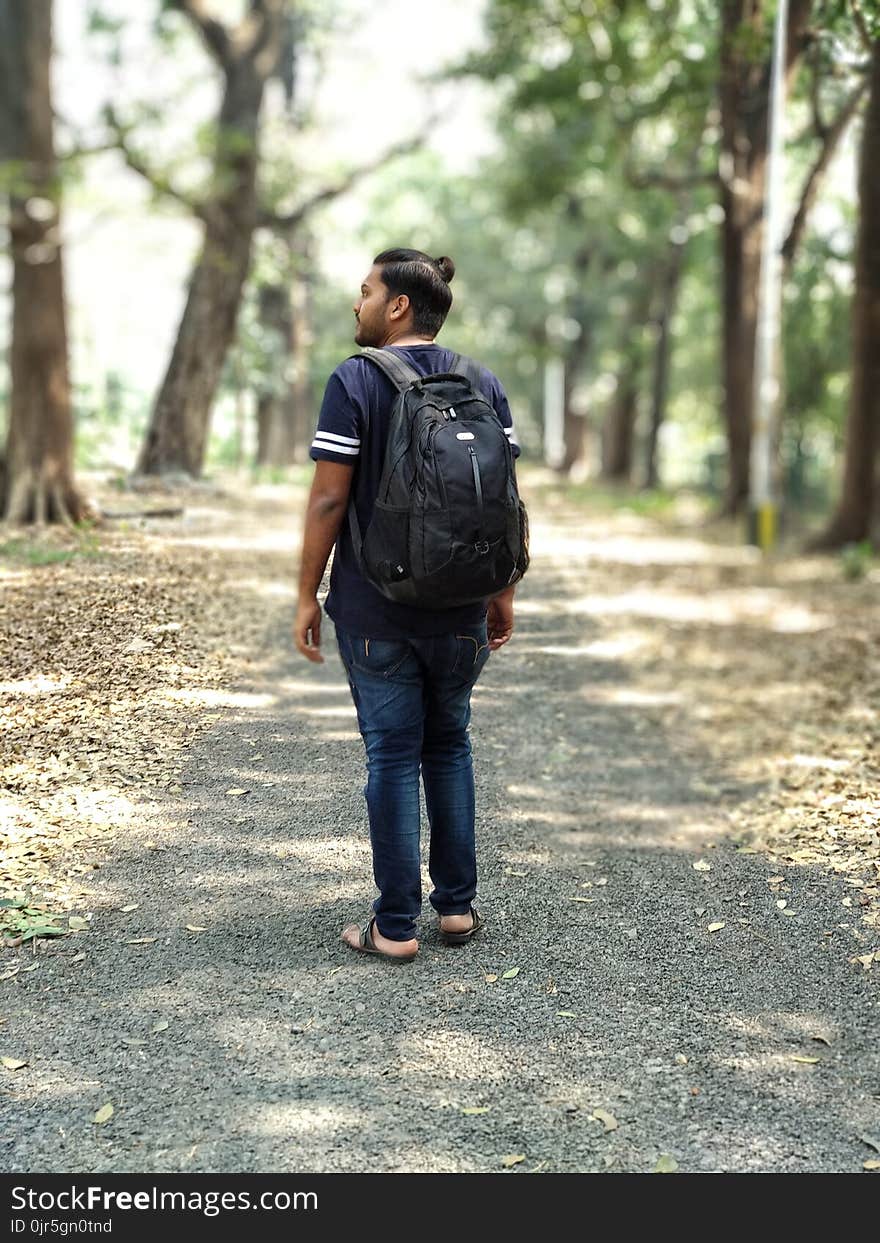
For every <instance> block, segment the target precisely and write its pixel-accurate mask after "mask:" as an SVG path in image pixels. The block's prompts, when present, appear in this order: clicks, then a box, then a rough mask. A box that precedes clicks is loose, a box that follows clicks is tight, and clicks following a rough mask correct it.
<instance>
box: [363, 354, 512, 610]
mask: <svg viewBox="0 0 880 1243" xmlns="http://www.w3.org/2000/svg"><path fill="white" fill-rule="evenodd" d="M353 357H355V358H368V359H369V360H370V362H372V363H375V364H376V366H377V367H379V368H380V369H381V370H382V371H383V372H384V373H385V375H387V376H388V378H389V379H390V380H391V382H392V383H393V384H394V386H395V388H396V389H397V397H396V399H395V402H394V406H393V408H392V411H391V421H390V424H389V429H388V443H387V446H386V449H385V458H384V462H383V466H382V476H381V479H380V482H379V490H378V492H377V494H376V502H375V506H374V509H373V514H372V517H371V519H370V522H369V524H368V525H367V528H366V530H365V531H364V532H363V534H362V533H361V531H360V525H359V523H358V519H357V514H356V512H355V506H354V501H353V500H352V502H351V504H350V505H349V508H348V518H349V527H350V529H351V538H352V544H353V546H354V552H355V556H356V558H357V562H358V565H359V567H360V569H361V572H362V573H363V574H364V576H365V577H366V578H367V579H368V580H369V581H370V582H371V583H372V584H373V585H374V586H375V587H376V588H378V590H379V591H380V592H381V593H382V595H383V596H387V598H388V599H389V600H394V601H396V602H397V603H398V604H408V605H411V606H413V607H415V608H424V609H443V608H455V607H457V606H460V605H466V604H475V603H477V602H478V601H480V600H485V599H486V598H487V597H489V596H493V595H497V594H498V592H500V591H503V590H504V589H505V587H509V586H510V585H511V584H512V583H515V582H517V580H518V579H520V578H522V576H523V574H525V572H526V569H527V568H528V564H529V550H528V545H529V535H528V517H527V514H526V509H525V506H524V505H523V503H522V501H521V500H520V499H519V493H518V491H517V487H516V475H515V472H514V466H513V460H514V459H513V449H512V448H511V445H510V442H509V441H508V438H507V434H506V433H505V430H504V428H503V426H502V424H501V420H500V419H499V418H498V415H497V414H496V413H495V410H494V408H493V406H492V404H491V401H490V400H489V399H488V398H487V397H486V396H484V395H483V393H482V392H481V391H480V386H481V384H482V383H483V372H482V368H481V367H480V366H479V364H478V363H476V362H474V361H473V360H472V359H470V358H463V357H462V356H461V355H459V354H456V355H455V357H454V359H453V362H452V364H451V369H450V371H449V372H444V373H442V374H439V375H427V376H421V375H419V373H418V372H417V371H415V370H414V368H412V367H410V366H409V365H408V364H407V363H405V362H404V361H403V359H401V358H399V357H398V356H397V355H395V354H393V353H391V352H390V351H389V350H380V349H371V348H367V349H364V350H363V351H362V352H361V353H360V354H356V355H353ZM366 430H367V429H365V431H366Z"/></svg>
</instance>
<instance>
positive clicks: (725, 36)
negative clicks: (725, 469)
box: [719, 0, 813, 514]
mask: <svg viewBox="0 0 880 1243" xmlns="http://www.w3.org/2000/svg"><path fill="white" fill-rule="evenodd" d="M812 7H813V0H791V4H790V8H789V14H788V30H787V35H786V49H785V74H786V79H787V80H788V81H790V80H791V78H792V76H793V73H794V71H795V69H796V68H797V65H798V62H799V60H800V58H801V56H802V54H803V52H804V49H805V47H806V37H805V36H806V31H807V24H808V21H809V18H810V10H811V9H812ZM769 16H772V15H771V14H770V6H769V4H768V0H724V4H723V8H722V14H721V45H720V71H721V77H720V101H721V160H720V170H719V171H720V176H721V206H722V208H723V210H724V220H723V223H722V228H721V248H722V257H723V280H724V289H723V316H724V329H723V373H724V374H723V380H724V421H725V428H726V432H727V441H728V453H729V474H728V489H727V498H726V505H725V508H726V510H727V512H728V513H730V514H736V513H739V512H740V511H741V510H742V509H743V507H744V506H745V503H746V501H747V500H748V495H749V461H750V455H751V441H752V416H753V405H754V395H753V386H754V363H755V333H756V329H757V315H758V281H759V276H760V266H761V237H762V232H763V218H764V188H765V181H766V164H767V151H768V141H769V103H770V94H769V82H770V56H771V53H770V50H769V37H770V28H771V25H772V23H771V22H770V21H769V20H768V17H769Z"/></svg>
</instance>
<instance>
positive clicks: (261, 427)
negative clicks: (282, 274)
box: [257, 281, 292, 467]
mask: <svg viewBox="0 0 880 1243" xmlns="http://www.w3.org/2000/svg"><path fill="white" fill-rule="evenodd" d="M257 300H258V304H259V317H260V327H261V329H262V337H263V340H264V342H266V343H267V345H266V351H265V355H264V360H263V367H264V370H263V375H262V382H261V385H260V390H259V393H258V395H257V465H258V466H275V467H283V466H287V464H288V463H289V461H290V445H291V434H290V427H289V425H288V414H289V410H288V405H289V403H288V402H287V390H288V389H289V386H290V381H289V372H290V340H291V330H292V329H291V319H290V295H289V293H288V289H287V282H286V281H282V282H279V283H277V284H271V285H268V284H267V285H261V286H260V289H259V292H258V294H257Z"/></svg>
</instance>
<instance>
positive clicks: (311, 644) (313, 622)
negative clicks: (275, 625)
mask: <svg viewBox="0 0 880 1243" xmlns="http://www.w3.org/2000/svg"><path fill="white" fill-rule="evenodd" d="M293 638H294V642H295V643H296V646H297V649H298V650H299V651H300V652H302V654H303V656H306V657H307V658H308V659H309V660H313V661H315V662H317V663H318V664H323V662H324V657H323V656H322V655H321V606H320V604H319V603H318V601H317V599H316V598H315V597H314V596H313V597H312V598H311V599H309V600H300V602H299V607H298V608H297V610H296V620H295V621H294V623H293Z"/></svg>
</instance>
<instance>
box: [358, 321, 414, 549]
mask: <svg viewBox="0 0 880 1243" xmlns="http://www.w3.org/2000/svg"><path fill="white" fill-rule="evenodd" d="M349 357H350V358H366V359H368V360H369V361H370V362H371V363H375V365H376V366H377V367H378V368H379V370H380V371H382V372H384V373H385V375H386V376H387V377H388V379H389V380H390V381H391V383H392V384H393V385H394V387H395V388H396V389H397V391H398V392H399V393H403V392H405V391H406V390H407V389H408V388H409V386H410V385H411V384H413V383H414V382H416V381H417V380H421V379H422V376H420V375H419V373H418V371H416V369H415V368H414V367H410V365H409V363H405V362H404V361H403V359H402V358H398V357H397V355H396V354H392V353H391V351H390V350H377V349H375V348H374V347H373V346H372V345H365V346H364V348H363V349H362V350H361V352H360V353H359V354H350V355H349ZM348 529H349V531H350V532H351V543H352V547H353V549H354V555H355V560H356V562H357V564H358V567H362V566H363V554H362V549H363V537H362V535H361V528H360V523H359V522H358V517H357V512H356V509H355V501H354V496H351V497H350V498H349V502H348Z"/></svg>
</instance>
